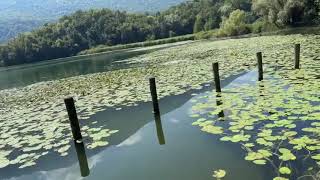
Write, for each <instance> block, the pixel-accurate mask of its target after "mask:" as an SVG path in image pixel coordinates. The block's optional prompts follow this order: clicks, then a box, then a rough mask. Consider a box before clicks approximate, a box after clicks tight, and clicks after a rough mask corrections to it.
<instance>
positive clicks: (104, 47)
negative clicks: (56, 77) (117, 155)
mask: <svg viewBox="0 0 320 180" xmlns="http://www.w3.org/2000/svg"><path fill="white" fill-rule="evenodd" d="M194 37H195V35H194V34H189V35H184V36H177V37H172V38H166V39H159V40H153V41H145V42H139V43H132V44H123V45H117V46H107V45H99V46H97V47H94V48H91V49H87V50H84V51H81V52H80V53H79V55H86V54H96V53H101V52H107V51H114V50H122V49H130V48H138V47H148V46H154V45H160V44H169V43H175V42H180V41H187V40H194Z"/></svg>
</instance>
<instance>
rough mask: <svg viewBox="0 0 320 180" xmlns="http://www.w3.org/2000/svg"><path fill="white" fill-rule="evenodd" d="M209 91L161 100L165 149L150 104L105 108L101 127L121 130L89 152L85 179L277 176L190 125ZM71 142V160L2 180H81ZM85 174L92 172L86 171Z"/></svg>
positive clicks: (250, 78)
mask: <svg viewBox="0 0 320 180" xmlns="http://www.w3.org/2000/svg"><path fill="white" fill-rule="evenodd" d="M255 77H256V72H250V73H247V74H245V75H242V76H240V77H231V78H229V79H227V80H226V81H224V82H223V85H224V86H226V85H227V84H229V85H228V86H232V85H233V86H234V85H237V84H241V83H255V79H256V78H255ZM235 78H236V79H235ZM231 81H232V83H231V84H230V82H231ZM228 86H227V87H228ZM206 91H211V87H210V86H209V85H206V86H204V88H203V89H202V90H196V91H190V92H188V93H186V94H184V95H179V96H172V97H167V98H164V99H161V100H160V108H161V112H162V116H161V119H162V128H163V133H164V139H165V144H164V145H160V144H159V141H158V137H157V131H156V123H155V121H154V118H153V114H152V112H151V111H152V104H151V103H142V104H140V105H139V106H137V107H131V108H123V109H122V110H120V111H114V110H106V111H103V112H100V113H97V114H96V115H94V116H92V118H91V119H92V120H95V121H98V123H99V124H107V125H108V127H110V128H111V129H118V130H120V131H119V132H118V133H116V134H114V135H113V136H112V137H110V139H109V142H110V146H108V147H106V148H101V149H97V150H88V149H85V152H86V155H87V158H88V165H89V169H90V175H89V176H87V177H85V178H83V179H88V180H99V179H101V180H106V179H110V180H125V179H131V180H150V179H153V180H182V179H183V180H208V179H214V178H213V177H212V173H213V170H217V169H225V170H226V171H227V173H228V174H227V176H226V178H225V179H236V180H248V179H254V180H267V179H272V178H271V177H274V176H273V174H270V169H269V167H267V166H263V167H260V166H256V165H254V164H253V163H251V162H247V161H245V160H244V156H245V152H244V151H243V150H242V149H241V147H240V146H239V145H237V144H231V143H223V142H220V141H219V137H218V136H215V135H210V134H208V133H204V132H201V131H200V130H199V128H198V127H194V126H192V125H191V123H192V122H194V121H195V119H194V118H190V117H189V114H190V111H191V107H192V105H193V102H192V99H193V98H197V96H201V95H203V93H206ZM195 93H196V94H198V95H195ZM84 143H85V140H84ZM71 144H72V145H73V148H72V149H71V150H69V155H68V156H67V157H59V156H58V155H56V154H54V153H49V155H48V156H46V157H44V158H42V159H41V160H40V161H39V162H38V164H37V165H36V166H35V167H31V168H26V169H22V170H17V168H15V167H10V168H5V169H2V170H0V174H1V175H2V176H1V177H2V179H11V180H13V179H16V180H44V179H52V180H56V179H59V180H70V179H71V180H72V179H82V177H81V172H80V167H79V163H78V162H79V161H78V158H77V152H76V149H75V148H74V144H73V143H71ZM80 154H81V153H80ZM82 155H83V154H82ZM81 162H83V161H81ZM82 173H83V174H87V173H88V172H85V169H82Z"/></svg>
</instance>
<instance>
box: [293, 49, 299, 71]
mask: <svg viewBox="0 0 320 180" xmlns="http://www.w3.org/2000/svg"><path fill="white" fill-rule="evenodd" d="M294 52H295V58H294V68H295V69H300V44H296V45H295V46H294Z"/></svg>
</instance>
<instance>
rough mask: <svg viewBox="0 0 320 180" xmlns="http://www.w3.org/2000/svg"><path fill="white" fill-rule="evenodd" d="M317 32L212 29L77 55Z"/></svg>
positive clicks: (315, 30)
mask: <svg viewBox="0 0 320 180" xmlns="http://www.w3.org/2000/svg"><path fill="white" fill-rule="evenodd" d="M319 32H320V27H319V26H315V27H297V28H285V29H279V30H273V31H267V32H259V33H248V34H243V35H237V36H223V35H221V33H220V32H219V29H214V30H210V31H202V32H198V33H195V34H188V35H184V36H177V37H172V38H166V39H159V40H153V41H145V42H139V43H132V44H123V45H117V46H107V45H99V46H97V47H94V48H91V49H87V50H84V51H81V52H80V53H79V54H78V55H89V54H97V53H102V52H109V51H115V50H123V49H130V48H138V47H148V46H154V45H161V44H169V43H175V42H180V41H187V40H202V39H210V40H224V39H239V38H249V37H257V36H271V35H288V34H318V33H319Z"/></svg>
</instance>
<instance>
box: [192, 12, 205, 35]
mask: <svg viewBox="0 0 320 180" xmlns="http://www.w3.org/2000/svg"><path fill="white" fill-rule="evenodd" d="M204 23H205V22H204V19H203V17H202V16H201V15H198V16H197V18H196V21H195V22H194V27H193V33H197V32H200V31H203V30H204Z"/></svg>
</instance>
